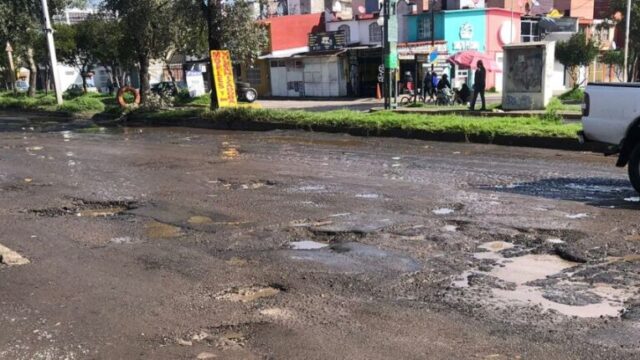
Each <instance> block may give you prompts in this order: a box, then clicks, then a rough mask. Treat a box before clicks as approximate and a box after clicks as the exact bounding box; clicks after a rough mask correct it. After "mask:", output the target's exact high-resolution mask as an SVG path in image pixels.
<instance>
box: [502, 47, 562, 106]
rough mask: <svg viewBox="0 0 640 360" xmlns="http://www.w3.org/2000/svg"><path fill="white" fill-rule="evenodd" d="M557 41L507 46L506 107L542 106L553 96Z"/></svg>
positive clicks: (505, 73)
mask: <svg viewBox="0 0 640 360" xmlns="http://www.w3.org/2000/svg"><path fill="white" fill-rule="evenodd" d="M554 52H555V42H547V43H528V44H527V45H507V46H506V47H505V50H504V53H505V66H504V70H505V72H504V91H503V93H502V108H503V109H505V110H533V109H538V110H542V109H544V108H545V107H546V105H547V104H548V103H549V100H550V99H551V96H552V80H553V78H554V74H555V72H554Z"/></svg>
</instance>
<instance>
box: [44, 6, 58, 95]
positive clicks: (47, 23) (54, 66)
mask: <svg viewBox="0 0 640 360" xmlns="http://www.w3.org/2000/svg"><path fill="white" fill-rule="evenodd" d="M42 15H43V16H44V32H45V34H47V44H48V45H49V57H50V59H51V72H52V73H53V86H54V88H55V90H56V101H57V102H58V105H62V88H61V84H60V77H59V76H58V59H56V47H55V45H54V43H53V29H52V28H51V19H49V6H48V5H47V0H42Z"/></svg>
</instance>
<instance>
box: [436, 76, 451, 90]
mask: <svg viewBox="0 0 640 360" xmlns="http://www.w3.org/2000/svg"><path fill="white" fill-rule="evenodd" d="M436 88H437V89H438V90H444V89H445V88H449V90H451V83H450V82H449V77H448V76H447V74H443V75H442V78H441V79H440V81H438V85H436Z"/></svg>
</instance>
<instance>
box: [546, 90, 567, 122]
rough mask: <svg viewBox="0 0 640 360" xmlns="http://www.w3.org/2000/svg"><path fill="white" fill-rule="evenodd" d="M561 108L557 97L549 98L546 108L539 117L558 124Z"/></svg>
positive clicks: (560, 117) (560, 119)
mask: <svg viewBox="0 0 640 360" xmlns="http://www.w3.org/2000/svg"><path fill="white" fill-rule="evenodd" d="M562 109H563V105H562V102H561V101H560V99H558V98H557V97H554V98H551V101H549V104H548V105H547V108H546V110H545V112H544V115H542V117H541V119H542V120H543V121H546V122H552V123H556V124H559V123H561V122H562V116H560V114H559V111H560V110H562Z"/></svg>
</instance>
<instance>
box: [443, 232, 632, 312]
mask: <svg viewBox="0 0 640 360" xmlns="http://www.w3.org/2000/svg"><path fill="white" fill-rule="evenodd" d="M552 240H554V242H557V241H558V240H559V239H552ZM514 247H515V246H514V244H511V243H508V242H504V241H493V242H488V243H484V244H482V245H480V246H479V247H478V248H479V249H482V250H485V251H483V252H477V253H475V254H474V258H476V259H478V260H481V261H489V262H490V263H491V264H492V265H491V267H490V269H489V270H488V271H487V269H486V267H485V268H484V269H483V270H484V271H480V270H468V271H466V272H464V273H462V274H461V275H460V276H459V277H457V278H456V279H454V281H453V283H452V285H453V286H454V287H457V288H466V289H473V288H474V287H475V286H478V284H480V286H481V285H487V284H488V285H489V287H490V288H491V294H492V296H491V297H490V298H485V299H484V301H486V302H488V303H490V304H492V305H493V306H498V307H506V306H522V307H537V308H538V309H540V310H541V311H550V312H557V313H559V314H563V315H566V316H575V317H581V318H597V317H617V316H620V315H621V313H622V312H623V311H624V301H625V300H626V299H628V298H629V297H631V296H632V294H631V293H630V292H629V291H628V290H625V289H623V288H614V287H612V286H611V285H609V284H604V283H593V284H588V283H586V282H584V281H581V280H582V279H575V278H572V275H573V273H574V272H577V271H579V270H580V269H583V268H584V267H586V266H587V265H586V264H580V263H576V262H571V261H567V260H564V259H562V258H560V257H558V256H556V255H550V254H526V255H522V256H517V257H504V256H503V251H509V250H510V249H513V248H514ZM525 252H526V251H525Z"/></svg>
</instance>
